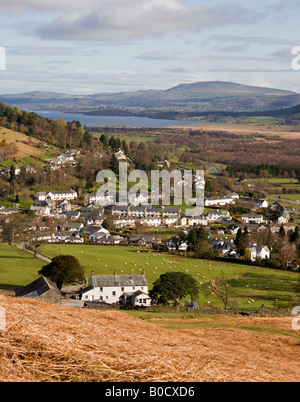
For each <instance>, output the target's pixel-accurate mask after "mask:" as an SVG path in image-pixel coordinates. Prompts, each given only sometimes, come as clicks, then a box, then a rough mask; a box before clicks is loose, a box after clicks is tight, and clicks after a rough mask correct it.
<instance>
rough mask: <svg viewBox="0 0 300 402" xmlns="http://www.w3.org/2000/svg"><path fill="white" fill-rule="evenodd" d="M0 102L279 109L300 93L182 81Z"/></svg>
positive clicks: (97, 110) (98, 108)
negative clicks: (163, 86)
mask: <svg viewBox="0 0 300 402" xmlns="http://www.w3.org/2000/svg"><path fill="white" fill-rule="evenodd" d="M0 102H3V103H6V104H9V105H12V106H16V107H19V108H23V109H29V110H52V111H53V110H55V111H65V112H83V113H85V112H88V113H89V114H105V113H112V114H117V113H118V112H121V111H122V113H127V114H137V113H138V114H139V115H141V114H147V113H148V114H149V113H151V111H152V112H163V113H170V112H171V113H172V112H174V113H175V112H176V113H179V112H180V113H197V112H210V111H211V112H218V111H227V112H230V111H236V112H243V111H245V112H252V111H263V110H269V111H273V110H278V109H282V108H287V107H293V106H296V105H298V104H300V94H298V93H295V92H291V91H285V90H280V89H272V88H263V87H256V86H249V85H242V84H236V83H231V82H222V81H208V82H196V83H192V84H180V85H178V86H175V87H173V88H170V89H168V90H146V91H136V92H117V93H99V94H94V95H67V94H62V93H54V92H39V91H35V92H28V93H23V94H14V95H0Z"/></svg>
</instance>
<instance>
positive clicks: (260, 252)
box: [248, 246, 270, 261]
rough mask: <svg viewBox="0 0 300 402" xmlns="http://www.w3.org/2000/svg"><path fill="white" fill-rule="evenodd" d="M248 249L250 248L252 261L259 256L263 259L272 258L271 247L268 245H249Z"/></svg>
mask: <svg viewBox="0 0 300 402" xmlns="http://www.w3.org/2000/svg"><path fill="white" fill-rule="evenodd" d="M248 249H249V250H250V258H251V261H255V260H256V258H257V257H259V258H261V259H262V260H265V259H266V258H270V249H269V247H268V246H265V247H259V246H249V247H248Z"/></svg>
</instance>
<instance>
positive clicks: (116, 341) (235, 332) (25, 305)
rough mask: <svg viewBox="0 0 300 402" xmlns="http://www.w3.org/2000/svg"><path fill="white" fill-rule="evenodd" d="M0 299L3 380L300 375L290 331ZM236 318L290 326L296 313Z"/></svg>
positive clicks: (291, 378) (281, 378)
mask: <svg viewBox="0 0 300 402" xmlns="http://www.w3.org/2000/svg"><path fill="white" fill-rule="evenodd" d="M0 306H2V308H4V309H5V310H6V330H5V331H3V330H2V331H0V381H1V382H41V381H44V382H61V381H65V382H71V381H77V382H79V381H84V382H91V381H99V382H112V381H117V382H120V381H127V382H133V381H136V382H150V381H151V382H158V381H161V382H166V381H169V382H233V381H235V382H275V381H276V382H297V381H300V361H299V350H300V343H299V338H298V339H295V338H293V337H292V336H291V337H290V336H286V335H281V334H279V335H278V334H276V335H274V334H271V335H270V334H266V333H259V332H253V331H245V330H241V329H238V328H230V329H224V328H222V329H203V328H202V329H189V330H187V329H185V330H172V331H171V330H166V329H163V328H162V327H161V326H160V325H157V324H153V323H151V322H145V321H142V320H140V319H138V318H133V317H129V316H127V315H125V314H124V313H121V312H116V311H109V312H100V311H96V310H85V309H81V310H79V309H74V308H66V307H61V306H55V305H50V304H47V303H44V302H40V301H35V300H30V299H17V298H13V297H5V296H1V297H0ZM226 319H227V318H226V317H223V318H222V320H226ZM228 320H229V321H230V320H233V318H228ZM238 320H239V322H240V323H244V324H245V323H248V324H250V323H252V324H256V325H269V326H270V325H272V324H273V323H274V326H275V327H276V328H281V329H283V330H290V329H291V318H290V317H287V318H261V319H258V318H254V319H251V318H249V317H241V318H239V319H238Z"/></svg>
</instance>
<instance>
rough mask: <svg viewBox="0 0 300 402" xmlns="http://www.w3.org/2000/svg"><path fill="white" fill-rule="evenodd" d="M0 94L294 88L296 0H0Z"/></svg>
mask: <svg viewBox="0 0 300 402" xmlns="http://www.w3.org/2000/svg"><path fill="white" fill-rule="evenodd" d="M0 10H1V11H0V35H1V40H0V45H1V46H3V47H4V48H5V50H6V71H0V93H1V94H5V93H21V92H28V91H35V90H41V91H54V92H63V93H70V94H83V95H84V94H93V93H97V92H116V91H133V90H139V89H150V88H152V89H168V88H170V87H172V86H175V85H178V84H181V83H190V82H196V81H214V80H218V81H231V82H239V83H242V84H249V85H258V86H267V87H274V88H281V89H288V90H292V91H296V92H300V71H293V69H292V67H291V63H292V59H293V56H292V54H291V52H292V49H293V48H294V47H295V46H299V44H300V30H299V20H300V2H299V1H298V0H287V1H281V0H274V1H271V0H267V1H262V0H260V1H258V0H252V1H251V2H245V1H240V0H235V1H232V0H223V1H219V0H211V1H202V0H198V1H195V0H84V1H83V0H73V1H66V0H10V1H3V0H0Z"/></svg>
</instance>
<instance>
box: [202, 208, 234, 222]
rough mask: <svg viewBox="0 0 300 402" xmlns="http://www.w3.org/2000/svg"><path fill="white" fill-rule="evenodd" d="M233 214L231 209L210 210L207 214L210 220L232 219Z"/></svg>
mask: <svg viewBox="0 0 300 402" xmlns="http://www.w3.org/2000/svg"><path fill="white" fill-rule="evenodd" d="M230 219H231V215H230V212H229V211H219V210H217V211H209V212H208V214H207V220H208V222H214V221H222V220H230Z"/></svg>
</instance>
